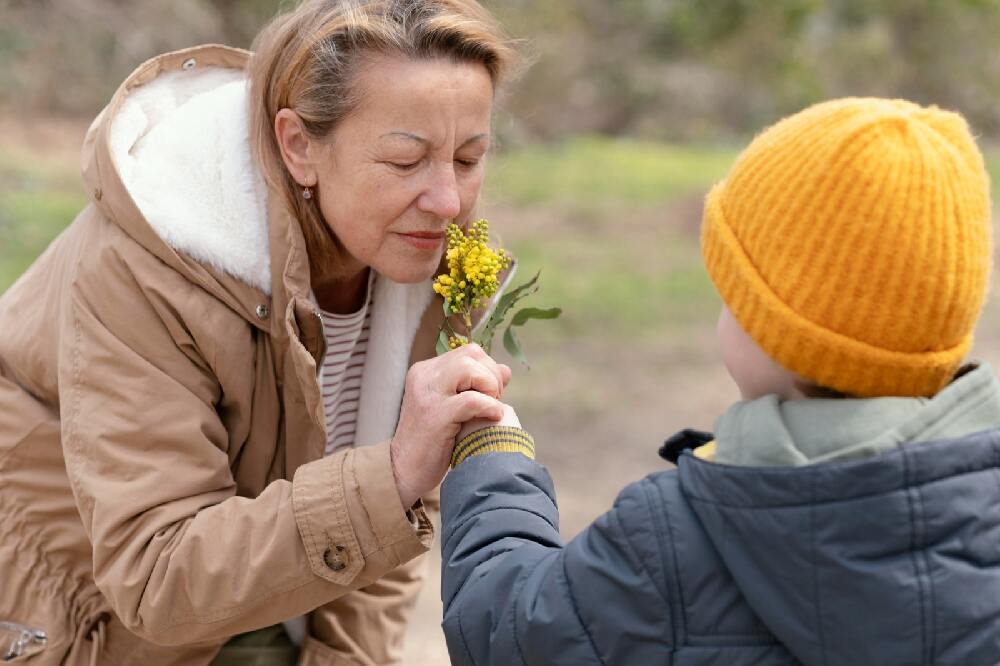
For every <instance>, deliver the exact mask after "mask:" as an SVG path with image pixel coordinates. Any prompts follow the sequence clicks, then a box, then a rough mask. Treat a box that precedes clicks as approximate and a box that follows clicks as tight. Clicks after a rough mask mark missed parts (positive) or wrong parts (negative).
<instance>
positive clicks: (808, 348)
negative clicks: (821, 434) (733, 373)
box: [702, 184, 972, 397]
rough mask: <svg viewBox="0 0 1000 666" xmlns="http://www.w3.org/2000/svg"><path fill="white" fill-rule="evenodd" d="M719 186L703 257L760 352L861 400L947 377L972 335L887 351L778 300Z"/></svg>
mask: <svg viewBox="0 0 1000 666" xmlns="http://www.w3.org/2000/svg"><path fill="white" fill-rule="evenodd" d="M723 185H724V184H720V185H717V186H716V187H715V188H714V189H713V190H712V192H711V193H710V194H709V195H708V198H707V200H706V208H705V217H704V222H703V225H702V255H703V257H704V261H705V266H706V268H707V270H708V273H709V275H710V276H711V278H712V281H713V282H714V283H715V287H716V289H717V290H718V292H719V294H720V296H721V297H722V300H723V301H724V302H725V303H726V305H727V306H728V307H729V309H730V310H731V311H732V313H733V315H734V316H735V318H736V320H737V321H738V322H739V323H740V325H741V326H742V327H743V329H744V330H745V331H746V332H747V334H748V335H750V337H751V338H753V339H754V341H755V342H756V343H757V344H758V345H759V346H760V347H761V349H763V350H764V352H765V353H767V354H768V355H769V356H770V357H771V358H773V359H774V360H775V361H777V362H778V363H779V364H781V365H782V366H783V367H784V368H786V369H788V370H790V371H792V372H795V373H797V374H799V375H801V376H803V377H805V378H807V379H808V380H810V381H812V382H815V383H817V384H819V385H821V386H824V387H827V388H831V389H835V390H837V391H841V392H844V393H848V394H851V395H856V396H859V397H872V396H885V395H894V396H930V395H933V394H935V393H936V392H937V391H939V390H940V389H941V388H942V387H943V386H944V385H945V384H947V383H948V382H949V381H950V380H951V378H952V376H953V374H954V372H955V370H956V369H957V367H958V365H959V364H960V363H961V361H962V359H963V358H964V357H965V355H966V353H967V352H968V351H969V348H970V347H971V346H972V335H971V334H969V335H967V336H965V337H964V338H963V339H962V340H961V341H960V342H959V343H958V344H957V345H955V346H954V347H951V348H949V349H942V350H932V351H924V352H916V353H909V352H899V351H893V350H887V349H882V348H879V347H875V346H872V345H870V344H867V343H865V342H862V341H860V340H856V339H854V338H850V337H847V336H844V335H842V334H840V333H837V332H836V331H833V330H830V329H828V328H825V327H823V326H820V325H818V324H816V323H814V322H812V321H810V320H808V319H806V318H805V317H803V316H802V315H800V314H798V313H797V312H795V311H794V310H793V309H792V308H790V307H789V306H788V305H787V304H785V303H784V302H782V300H781V299H780V298H779V297H778V296H777V295H776V294H775V292H774V290H773V289H772V288H771V287H770V286H769V285H768V284H767V282H766V281H765V280H764V278H763V277H762V276H761V274H760V272H759V271H758V270H757V269H756V268H755V266H754V264H753V262H752V261H751V260H750V258H749V257H748V255H747V253H746V251H745V250H744V248H743V246H742V245H741V243H740V241H739V239H738V238H737V237H736V235H735V234H734V233H733V231H732V228H731V226H730V225H729V223H728V222H727V220H726V216H725V211H724V210H723V205H722V201H721V192H722V189H723Z"/></svg>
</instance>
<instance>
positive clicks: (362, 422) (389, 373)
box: [354, 275, 434, 446]
mask: <svg viewBox="0 0 1000 666" xmlns="http://www.w3.org/2000/svg"><path fill="white" fill-rule="evenodd" d="M433 296H434V290H433V289H431V281H430V280H427V281H425V282H419V283H417V284H399V283H398V282H393V281H392V280H389V279H388V278H386V277H385V276H381V275H380V276H379V277H378V279H377V280H375V293H374V294H373V295H372V301H373V302H372V328H371V331H370V332H369V337H368V356H367V358H366V359H365V369H364V370H363V371H362V375H361V402H360V404H359V405H358V422H357V426H356V431H355V435H354V445H355V446H367V445H369V444H377V443H378V442H384V441H385V440H387V439H389V438H390V437H392V435H393V433H395V432H396V422H397V421H398V420H399V406H400V405H401V404H402V402H403V387H404V385H405V382H406V371H407V370H408V369H409V367H410V350H411V347H412V345H413V338H414V336H415V335H416V333H417V327H418V326H419V325H420V319H421V318H422V317H423V314H424V312H425V311H426V310H427V307H428V306H429V305H430V304H431V299H432V298H433ZM404 341H405V344H401V343H402V342H404Z"/></svg>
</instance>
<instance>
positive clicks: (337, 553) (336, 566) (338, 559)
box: [323, 546, 349, 571]
mask: <svg viewBox="0 0 1000 666" xmlns="http://www.w3.org/2000/svg"><path fill="white" fill-rule="evenodd" d="M348 559H349V558H348V555H347V549H346V548H344V547H343V546H332V547H328V548H327V549H326V550H325V551H323V562H324V563H325V564H326V566H328V567H329V568H330V569H332V570H333V571H343V570H344V569H346V568H347V561H348Z"/></svg>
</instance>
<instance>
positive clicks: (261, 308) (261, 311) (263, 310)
mask: <svg viewBox="0 0 1000 666" xmlns="http://www.w3.org/2000/svg"><path fill="white" fill-rule="evenodd" d="M256 312H257V316H258V317H260V318H261V319H267V316H268V315H269V314H271V310H270V309H268V307H267V306H266V305H264V304H263V303H261V304H260V305H258V306H257V310H256Z"/></svg>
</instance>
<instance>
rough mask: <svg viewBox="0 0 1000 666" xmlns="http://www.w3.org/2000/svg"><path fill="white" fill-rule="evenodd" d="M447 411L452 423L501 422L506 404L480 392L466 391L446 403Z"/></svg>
mask: <svg viewBox="0 0 1000 666" xmlns="http://www.w3.org/2000/svg"><path fill="white" fill-rule="evenodd" d="M445 411H446V413H448V414H450V420H451V422H452V423H465V422H466V421H471V420H472V419H486V420H489V421H494V422H496V421H499V420H501V419H502V418H503V416H504V404H503V403H502V402H500V401H499V400H497V399H496V398H492V397H490V396H488V395H485V394H483V393H480V392H478V391H465V392H464V393H459V394H458V395H456V396H453V397H451V398H448V400H446V401H445Z"/></svg>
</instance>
